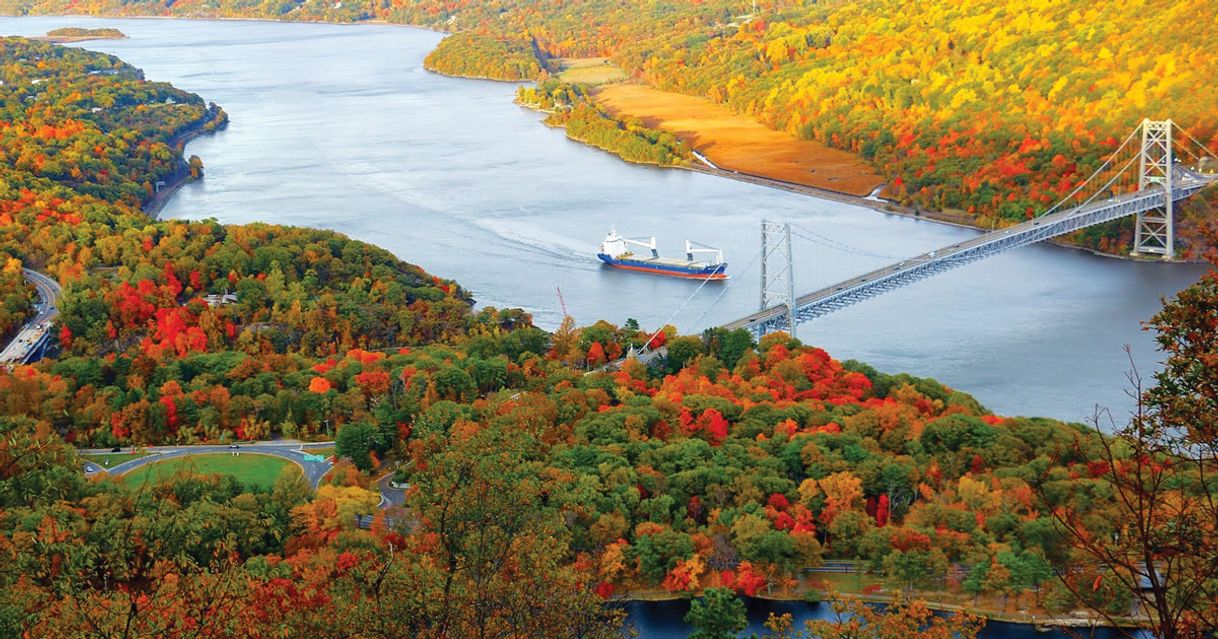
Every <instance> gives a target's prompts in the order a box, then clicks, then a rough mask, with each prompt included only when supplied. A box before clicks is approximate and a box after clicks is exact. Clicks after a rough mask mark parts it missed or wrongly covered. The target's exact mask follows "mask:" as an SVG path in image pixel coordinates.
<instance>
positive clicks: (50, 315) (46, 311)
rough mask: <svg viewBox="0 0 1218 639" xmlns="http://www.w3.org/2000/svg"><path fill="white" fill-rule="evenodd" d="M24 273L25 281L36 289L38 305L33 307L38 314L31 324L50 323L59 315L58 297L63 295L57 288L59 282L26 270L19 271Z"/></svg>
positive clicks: (60, 289) (61, 290)
mask: <svg viewBox="0 0 1218 639" xmlns="http://www.w3.org/2000/svg"><path fill="white" fill-rule="evenodd" d="M21 270H22V271H23V272H24V273H25V279H26V280H27V281H28V282H29V283H30V284H33V285H34V288H37V289H38V303H36V304H35V305H34V310H35V311H36V312H37V313H38V314H37V315H35V316H34V319H32V320H30V322H31V323H41V322H50V321H52V320H54V319H55V317H56V316H57V315H59V296H60V295H62V294H63V289H62V288H60V287H59V282H56V281H55V280H53V279H51V278H50V277H47V276H46V275H43V274H42V273H39V272H38V271H34V270H31V269H28V268H23V269H21Z"/></svg>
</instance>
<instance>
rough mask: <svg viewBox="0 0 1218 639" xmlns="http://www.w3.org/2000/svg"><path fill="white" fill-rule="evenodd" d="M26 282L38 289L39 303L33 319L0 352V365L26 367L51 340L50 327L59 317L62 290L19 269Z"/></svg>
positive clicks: (36, 304)
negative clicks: (23, 365) (20, 365)
mask: <svg viewBox="0 0 1218 639" xmlns="http://www.w3.org/2000/svg"><path fill="white" fill-rule="evenodd" d="M21 270H22V271H23V273H24V275H25V279H26V281H28V282H29V283H31V284H33V285H34V288H36V289H37V290H38V301H37V302H35V303H34V317H33V318H31V319H30V321H28V322H26V323H25V326H22V327H21V330H20V331H18V333H17V336H16V337H14V338H13V340H12V341H11V342H9V343H8V345H7V346H5V347H4V350H3V351H0V364H6V365H13V364H27V363H29V362H30V361H33V360H34V359H37V358H36V357H35V356H36V355H37V354H38V352H39V350H40V349H41V348H43V347H44V346H46V343H47V341H48V340H49V339H50V333H51V325H52V324H53V323H54V321H55V318H56V317H57V316H58V315H59V296H60V294H61V293H63V289H61V288H59V283H58V282H56V281H55V280H53V279H51V278H49V277H47V276H46V275H43V274H42V273H39V272H38V271H34V270H31V269H28V268H23V269H21Z"/></svg>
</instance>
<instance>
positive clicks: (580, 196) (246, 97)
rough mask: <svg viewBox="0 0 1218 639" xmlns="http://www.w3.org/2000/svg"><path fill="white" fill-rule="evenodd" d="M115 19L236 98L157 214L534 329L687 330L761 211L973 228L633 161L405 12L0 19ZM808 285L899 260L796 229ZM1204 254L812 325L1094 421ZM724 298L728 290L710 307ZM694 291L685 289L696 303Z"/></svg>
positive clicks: (866, 242)
mask: <svg viewBox="0 0 1218 639" xmlns="http://www.w3.org/2000/svg"><path fill="white" fill-rule="evenodd" d="M78 25H83V26H94V27H96V26H113V27H117V28H119V29H121V30H122V31H123V32H124V33H126V34H127V35H129V36H130V38H129V39H126V40H99V41H93V42H88V43H84V44H82V45H80V46H85V47H89V48H94V49H98V50H102V51H107V52H110V53H114V54H117V55H119V56H121V57H122V58H123V59H124V60H126V61H128V62H130V63H131V64H134V65H136V66H138V67H140V68H142V69H144V70H145V72H146V74H147V77H148V78H150V79H153V80H162V81H166V82H171V83H173V84H174V85H176V86H178V87H180V88H182V89H186V90H188V91H193V92H196V93H198V94H200V95H202V96H203V97H204V98H205V99H207V100H211V101H215V102H217V103H219V104H220V105H221V106H223V107H224V108H225V109H226V110H227V111H228V113H229V114H230V116H231V118H232V122H231V124H230V125H229V127H228V128H227V130H225V131H223V132H221V133H219V134H217V135H214V136H210V137H205V138H201V139H198V140H196V141H194V142H192V143H191V144H190V146H189V149H188V152H189V153H193V154H198V155H199V156H201V157H202V158H203V161H204V164H205V166H206V178H205V179H204V180H203V181H201V182H199V183H196V184H191V185H188V186H186V187H185V188H183V189H182V190H181V191H179V192H178V193H177V195H175V196H174V197H173V199H172V200H171V201H170V202H169V204H168V206H167V207H166V209H165V210H164V212H163V214H162V215H163V216H164V217H166V218H204V217H214V218H216V219H218V220H220V221H222V222H233V223H242V222H253V221H265V222H273V223H279V224H298V225H306V226H314V227H321V228H328V229H334V230H336V231H340V232H342V233H346V234H347V235H350V236H352V237H355V238H358V239H361V240H366V241H368V242H372V243H375V244H378V245H380V246H383V247H385V248H387V249H389V250H391V251H393V252H394V253H395V254H397V255H398V256H400V257H401V258H402V259H404V260H407V261H409V262H414V263H416V264H419V265H421V266H422V267H423V268H425V269H427V270H428V271H431V272H433V273H436V274H438V275H442V276H445V277H451V278H454V279H456V280H457V281H458V282H460V283H461V284H462V285H464V286H465V287H466V288H468V289H469V290H471V291H472V292H473V294H474V296H475V297H476V298H477V300H478V302H479V303H480V304H486V305H494V306H518V307H522V308H524V309H526V310H528V311H529V312H531V313H533V316H534V318H535V320H536V321H537V323H538V324H539V325H541V326H543V327H548V328H552V327H554V326H556V325H557V323H558V321H559V319H560V318H561V312H560V305H559V299H558V295H557V293H556V289H557V288H561V289H562V295H563V297H564V298H565V300H566V305H567V308H568V309H569V310H570V312H571V314H572V315H573V316H574V317H575V319H576V320H577V322H579V323H585V324H586V323H591V322H593V321H595V320H597V319H601V318H604V319H607V320H609V321H611V322H614V323H618V324H620V323H622V322H624V321H625V320H626V319H627V318H630V317H633V318H637V319H638V320H639V321H640V322H641V323H642V325H643V326H645V327H654V326H657V325H659V324H661V323H663V322H666V321H672V322H673V323H674V324H675V325H677V326H678V327H679V328H680V329H681V330H683V331H695V330H700V329H701V328H704V327H706V326H709V325H713V324H716V323H720V322H724V321H729V320H732V319H736V318H737V317H740V316H742V315H745V314H747V313H748V312H751V311H753V310H755V309H756V308H757V305H758V278H759V275H758V271H759V269H758V265H757V258H756V256H757V253H758V233H759V232H758V226H759V222H760V220H761V219H762V218H768V219H771V220H781V221H790V222H792V223H795V224H797V225H799V226H800V227H802V228H804V229H808V230H810V231H811V232H813V233H818V234H820V235H823V236H828V237H830V238H833V239H834V240H836V241H838V242H841V243H843V244H846V245H849V246H853V247H858V248H862V249H865V250H866V251H869V252H872V253H876V254H882V255H892V256H901V257H904V256H908V255H914V254H918V253H921V252H925V251H927V250H930V249H933V248H937V247H939V246H942V245H946V244H951V243H954V242H957V241H959V240H961V239H964V238H967V237H970V236H972V235H973V234H974V233H975V232H974V231H971V230H967V229H961V228H954V227H950V226H945V225H940V224H935V223H932V222H926V221H920V220H914V219H909V218H903V217H898V216H892V215H885V214H881V213H877V212H875V211H873V210H870V209H867V208H861V207H857V206H851V205H847V204H842V203H837V202H832V201H826V200H821V199H817V198H811V197H807V196H802V195H796V194H792V193H786V192H782V191H778V190H774V189H768V188H764V187H760V186H754V185H749V184H744V183H740V182H736V181H733V180H726V179H721V178H716V177H713V176H708V175H701V174H696V173H690V172H687V171H679V170H664V169H656V168H651V167H643V166H636V165H631V164H627V163H625V162H623V161H621V160H619V159H618V158H616V157H615V156H612V155H609V154H607V153H604V152H602V151H599V150H596V149H592V148H589V147H586V146H583V145H581V144H578V143H575V142H571V141H569V140H567V139H566V138H565V137H564V135H563V132H562V131H560V130H553V129H549V128H547V127H545V126H543V125H542V124H540V122H539V120H540V119H541V115H540V114H538V113H535V112H532V111H529V110H526V109H523V108H520V107H518V106H516V105H514V104H512V97H513V94H514V91H515V89H516V87H515V85H512V84H506V83H496V82H485V81H477V80H461V79H453V78H447V77H443V76H440V75H436V74H432V73H429V72H427V71H425V70H424V69H423V57H424V55H426V53H427V52H428V51H429V50H431V48H432V47H434V46H435V44H436V42H437V41H439V39H440V38H441V37H442V36H441V35H440V34H437V33H432V32H429V31H423V30H418V29H410V28H401V27H392V26H372V25H361V26H335V25H317V24H279V23H268V22H240V21H223V22H217V21H176V20H155V19H147V20H95V19H87V18H0V33H7V34H16V35H39V34H42V33H45V32H46V31H47V30H49V29H52V28H55V27H60V26H78ZM610 226H616V227H617V229H618V230H619V231H621V232H623V233H624V234H627V235H636V236H637V235H655V236H657V238H658V240H659V243H660V246H661V250H662V252H664V253H666V254H675V253H678V252H679V251H682V250H683V248H682V246H683V240H685V239H687V238H688V239H692V240H696V241H700V242H704V243H707V244H711V245H715V246H719V247H722V248H723V249H724V251H725V252H726V256H727V259H728V262H729V263H730V267H729V272H730V273H731V274H732V275H733V279H732V280H730V282H729V283H727V284H721V283H715V284H708V285H707V286H705V287H704V288H702V289H701V290H700V291H698V292H697V294H696V295H693V296H692V298H691V295H692V294H693V293H694V291H695V289H697V287H698V283H697V282H691V281H684V280H674V279H668V278H660V277H654V276H647V275H641V274H635V273H628V272H621V271H614V270H611V269H608V268H605V267H602V266H601V265H600V263H599V262H598V261H597V260H596V258H595V256H594V253H595V252H596V248H597V245H598V244H599V242H600V240H601V239H602V238H603V236H604V234H605V233H606V232H607V231H608V230H609V227H610ZM795 242H796V243H795V249H796V251H795V252H796V265H795V266H796V289H797V292H806V291H810V290H813V289H816V288H820V287H821V286H825V285H828V284H830V283H833V282H835V281H838V280H840V279H844V278H846V277H849V276H851V275H854V274H858V273H862V272H865V271H867V270H869V269H871V268H873V267H876V266H878V265H880V264H881V263H885V262H886V260H883V259H879V258H871V257H862V256H860V255H858V254H854V253H847V252H839V251H831V250H828V249H824V248H822V247H820V246H816V245H814V244H811V243H808V242H805V241H802V240H799V239H796V241H795ZM1201 272H1202V269H1201V267H1199V266H1197V265H1181V264H1175V265H1165V264H1146V263H1133V262H1126V261H1119V260H1114V259H1107V258H1102V257H1096V256H1093V255H1090V254H1087V253H1084V252H1081V251H1075V250H1069V249H1064V248H1059V247H1055V246H1034V247H1029V248H1024V249H1021V250H1017V251H1014V252H1011V253H1008V254H1005V255H1002V256H999V257H996V258H993V259H990V260H988V261H985V262H981V263H978V264H974V265H970V266H967V267H965V268H962V269H960V270H957V271H953V272H951V273H948V274H945V275H941V276H939V277H937V278H934V279H932V280H928V281H926V282H922V283H919V284H917V285H914V286H911V287H908V288H905V289H902V290H900V291H896V292H894V293H890V294H888V295H885V296H882V297H880V298H877V299H873V300H871V301H868V302H864V303H862V304H859V305H857V306H854V307H851V308H848V309H846V310H843V311H840V312H838V313H836V314H834V315H831V316H829V317H826V318H823V319H820V320H817V321H815V322H812V323H810V324H805V325H803V326H801V327H800V328H799V336H800V337H801V338H802V339H804V340H805V341H807V342H810V343H813V344H817V345H820V346H823V347H824V348H826V349H827V350H828V351H829V352H830V353H831V354H833V355H834V356H835V357H838V358H840V359H847V358H855V359H859V360H862V361H865V362H868V363H870V364H872V365H874V366H876V367H877V368H879V369H881V370H886V371H890V372H898V371H907V372H910V373H913V374H916V375H922V376H930V377H934V378H937V379H939V380H940V381H942V382H944V383H946V384H948V385H950V386H952V387H955V388H959V389H962V390H965V391H968V392H970V393H972V394H973V395H975V396H976V397H977V398H978V399H979V400H980V401H981V402H982V403H984V404H985V405H986V406H988V407H990V408H992V409H993V410H996V411H998V412H1000V413H1005V414H1029V415H1047V416H1052V417H1057V418H1062V419H1069V420H1082V419H1084V418H1086V417H1087V416H1089V415H1091V414H1092V412H1093V409H1094V407H1095V406H1096V405H1097V404H1099V405H1103V406H1108V407H1111V408H1113V409H1114V412H1116V413H1117V414H1118V415H1120V414H1124V413H1126V412H1127V410H1128V408H1129V406H1130V401H1129V399H1128V398H1127V397H1126V395H1125V390H1126V384H1125V378H1124V375H1125V372H1126V370H1127V369H1128V361H1127V358H1126V356H1125V354H1124V352H1123V350H1122V347H1123V346H1125V345H1127V344H1128V345H1130V346H1131V347H1132V348H1133V353H1134V359H1135V361H1136V362H1137V364H1138V366H1139V368H1140V369H1141V370H1142V371H1143V372H1144V373H1147V372H1150V371H1151V370H1152V369H1153V368H1154V366H1155V362H1156V361H1157V359H1158V354H1157V353H1156V351H1155V349H1154V343H1153V340H1152V338H1151V336H1150V335H1149V334H1147V333H1145V332H1144V331H1142V330H1141V328H1140V326H1141V322H1143V321H1145V320H1147V319H1148V318H1149V317H1150V316H1151V315H1153V314H1154V312H1155V311H1156V309H1157V308H1158V306H1159V300H1160V298H1161V297H1162V296H1165V295H1167V296H1170V295H1172V294H1173V293H1175V292H1176V291H1178V290H1179V289H1180V288H1183V287H1184V286H1187V285H1188V284H1189V283H1191V282H1193V281H1194V280H1196V278H1197V277H1198V276H1199V275H1200V273H1201ZM716 299H718V302H717V303H715V301H716ZM687 301H688V303H686V302H687Z"/></svg>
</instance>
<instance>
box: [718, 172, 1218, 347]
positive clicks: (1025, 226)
mask: <svg viewBox="0 0 1218 639" xmlns="http://www.w3.org/2000/svg"><path fill="white" fill-rule="evenodd" d="M1181 173H1182V175H1181V177H1180V179H1178V180H1177V181H1176V182H1175V188H1174V189H1173V193H1172V196H1173V198H1172V199H1173V200H1182V199H1184V198H1187V197H1188V196H1190V195H1192V194H1194V193H1196V192H1197V191H1200V190H1201V189H1203V188H1205V187H1206V186H1208V185H1209V184H1211V183H1212V182H1213V180H1214V179H1215V178H1214V177H1212V176H1203V175H1199V174H1196V173H1192V172H1186V171H1181ZM1163 197H1164V194H1163V189H1162V187H1158V186H1156V187H1151V188H1148V189H1145V190H1142V191H1138V192H1136V193H1128V194H1124V195H1120V196H1117V197H1114V198H1109V199H1106V200H1102V201H1096V202H1092V203H1089V204H1085V205H1083V206H1079V207H1075V208H1072V209H1067V210H1064V211H1059V212H1056V213H1050V214H1048V215H1042V216H1040V217H1037V218H1034V219H1032V220H1028V221H1027V222H1023V223H1021V224H1017V225H1015V226H1010V227H1007V228H1004V229H999V230H996V231H993V232H991V233H986V234H984V235H980V236H978V237H975V238H973V239H971V240H967V241H964V242H960V243H958V244H953V245H951V246H947V247H943V248H940V249H936V250H933V251H930V252H928V253H923V254H921V255H917V256H914V257H910V258H907V259H904V260H901V261H899V262H897V263H895V264H889V265H888V266H885V267H883V268H878V269H876V270H874V271H871V272H870V273H865V274H863V275H859V276H857V277H852V278H850V279H848V280H845V281H843V282H838V283H837V284H833V285H832V286H827V287H825V288H822V289H820V290H818V291H815V292H812V293H808V294H807V295H802V296H800V297H799V298H798V299H797V300H796V302H795V322H796V323H797V324H798V323H801V322H806V321H808V320H811V319H815V318H817V317H821V316H823V315H828V314H829V313H832V312H834V311H837V310H841V309H842V308H845V307H847V306H850V305H852V304H856V303H858V302H861V301H863V300H866V299H869V298H871V297H875V296H877V295H880V294H882V293H887V292H888V291H891V290H894V289H897V288H901V287H904V286H908V285H910V284H913V283H914V282H917V281H920V280H923V279H926V278H928V277H931V276H933V275H938V274H939V273H942V272H944V271H948V270H951V269H953V268H956V267H959V266H964V265H965V264H969V263H971V262H975V261H977V260H981V259H984V258H987V257H990V256H992V255H997V254H998V253H1002V252H1003V251H1008V250H1010V249H1013V248H1018V247H1020V246H1026V245H1028V244H1034V243H1036V242H1041V241H1044V240H1047V239H1050V238H1054V237H1057V236H1059V235H1063V234H1066V233H1069V232H1071V231H1076V230H1078V229H1081V228H1086V227H1088V226H1093V225H1095V224H1102V223H1104V222H1108V221H1111V220H1115V219H1118V218H1122V217H1125V216H1128V215H1135V214H1137V213H1141V212H1144V211H1149V210H1152V209H1154V208H1155V207H1156V206H1158V205H1161V204H1162V203H1163ZM787 324H788V321H787V307H786V305H778V306H771V307H769V308H766V309H764V310H761V311H758V312H756V313H753V314H751V315H748V316H745V317H742V318H740V319H738V320H736V321H734V322H729V323H727V324H724V325H723V326H722V328H725V329H728V330H733V329H738V328H745V329H748V330H750V331H753V332H754V333H756V334H758V335H762V334H765V333H768V332H770V331H776V330H787V329H788V328H789V327H788V326H787Z"/></svg>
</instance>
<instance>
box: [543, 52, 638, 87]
mask: <svg viewBox="0 0 1218 639" xmlns="http://www.w3.org/2000/svg"><path fill="white" fill-rule="evenodd" d="M555 62H557V63H558V65H559V69H560V70H559V72H558V79H559V80H562V81H563V82H566V83H568V84H592V85H597V84H608V83H610V82H621V81H622V80H625V79H626V72H624V71H622V70H621V69H620V68H618V66H617V65H615V64H613V63H612V62H610V61H609V58H558V59H557V60H555Z"/></svg>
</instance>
